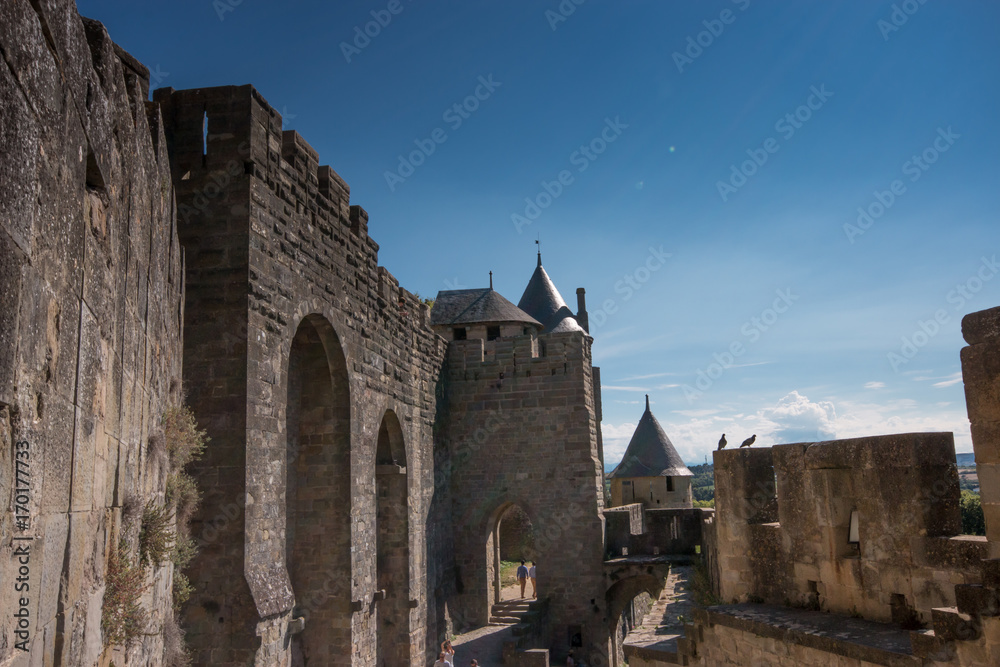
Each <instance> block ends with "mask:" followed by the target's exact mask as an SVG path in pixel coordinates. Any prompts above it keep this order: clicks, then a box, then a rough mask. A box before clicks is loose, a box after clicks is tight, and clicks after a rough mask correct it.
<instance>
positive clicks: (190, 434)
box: [163, 405, 210, 470]
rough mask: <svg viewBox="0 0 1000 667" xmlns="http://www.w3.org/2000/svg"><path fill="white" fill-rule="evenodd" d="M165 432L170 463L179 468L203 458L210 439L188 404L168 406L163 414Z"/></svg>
mask: <svg viewBox="0 0 1000 667" xmlns="http://www.w3.org/2000/svg"><path fill="white" fill-rule="evenodd" d="M163 434H164V437H165V438H166V441H167V452H168V453H169V454H170V463H171V464H172V465H173V466H174V468H175V469H177V470H180V469H182V468H184V466H186V465H187V464H188V463H190V462H191V461H196V460H198V459H199V458H201V454H202V452H204V451H205V445H207V444H208V442H209V440H210V438H209V437H208V436H207V435H206V432H205V431H199V430H198V422H197V421H195V418H194V414H193V413H192V412H191V409H190V408H189V407H187V406H186V405H183V406H180V407H175V408H167V411H166V412H165V413H164V415H163Z"/></svg>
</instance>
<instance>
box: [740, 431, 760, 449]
mask: <svg viewBox="0 0 1000 667" xmlns="http://www.w3.org/2000/svg"><path fill="white" fill-rule="evenodd" d="M755 440H757V434H756V433H754V434H753V435H751V436H750V437H749V438H747V439H746V440H744V441H743V444H742V445H740V448H743V447H749V446H750V445H752V444H753V443H754V441H755Z"/></svg>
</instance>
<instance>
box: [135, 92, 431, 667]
mask: <svg viewBox="0 0 1000 667" xmlns="http://www.w3.org/2000/svg"><path fill="white" fill-rule="evenodd" d="M154 98H155V101H156V102H157V103H158V104H160V105H161V107H162V108H163V114H164V119H165V125H166V133H167V140H168V143H169V144H170V146H171V165H172V168H173V174H174V178H175V182H176V183H177V197H178V201H179V202H181V203H182V204H181V206H180V215H179V218H180V234H181V241H182V243H183V244H184V246H185V248H187V253H188V280H187V291H186V310H187V313H188V318H187V320H186V322H185V336H186V345H185V359H184V361H185V369H186V373H185V379H186V384H187V386H188V388H189V390H190V392H191V401H192V404H193V405H194V406H195V412H196V415H197V416H198V418H199V422H200V423H201V424H203V425H204V426H205V427H206V428H207V429H208V431H209V434H210V435H211V436H212V437H213V444H212V447H211V449H210V452H209V454H208V456H206V458H205V459H204V461H203V462H202V464H201V465H200V466H199V470H198V479H199V481H200V482H201V483H202V485H203V488H205V489H206V493H205V500H204V503H203V508H202V511H201V514H200V517H199V518H200V521H199V522H196V526H197V527H199V528H200V529H201V531H202V542H203V543H204V544H205V547H204V548H203V550H202V553H201V555H200V556H199V557H198V560H197V562H196V563H195V569H194V572H195V574H194V576H193V577H192V583H193V584H194V586H195V588H196V591H197V592H196V594H195V595H194V596H193V598H192V603H191V604H190V605H188V607H187V608H186V611H185V614H184V621H185V625H186V627H187V628H188V633H189V634H188V637H189V641H190V643H191V644H192V646H194V647H195V648H196V651H197V653H196V662H197V663H198V664H213V665H224V664H233V665H235V664H246V662H247V661H248V660H254V659H255V660H256V661H257V662H258V663H259V664H283V662H284V661H285V660H287V659H289V657H290V655H295V654H297V652H299V651H301V652H302V654H303V655H304V656H305V658H306V659H309V660H318V661H320V662H321V663H322V664H331V665H333V664H345V665H350V664H375V661H376V659H378V661H379V663H381V661H382V659H385V660H388V661H389V662H391V663H394V664H411V662H412V661H416V662H418V663H419V662H420V661H422V660H423V659H424V656H425V655H426V654H428V653H429V651H431V650H433V646H434V645H435V644H436V642H437V641H438V636H439V634H440V631H439V628H438V621H437V617H436V615H435V613H434V611H433V609H434V606H433V604H430V605H429V600H433V599H434V590H435V589H437V588H439V587H440V586H441V585H442V584H441V582H440V578H441V577H443V576H444V572H445V571H447V569H448V568H447V558H441V557H439V554H441V553H446V552H447V551H448V549H447V540H448V536H447V534H446V533H445V532H444V531H441V530H435V529H428V526H429V525H431V524H432V523H433V522H432V521H431V519H430V517H429V510H430V502H431V499H432V498H431V496H432V494H431V490H432V489H433V473H434V447H433V424H434V421H435V418H436V399H435V391H436V386H437V382H438V373H439V369H440V367H441V364H442V361H443V356H444V350H445V344H444V342H443V341H442V340H441V339H440V338H439V337H438V336H436V335H435V334H433V333H432V332H431V330H430V328H429V326H428V317H427V311H428V309H427V306H425V305H424V304H422V303H421V302H420V301H419V300H418V299H417V298H416V297H415V296H414V295H412V294H410V293H409V292H406V291H405V290H403V289H401V288H400V287H399V285H398V283H397V281H396V280H395V279H394V278H393V277H392V276H391V275H390V274H389V273H388V272H387V271H386V270H385V269H384V268H382V267H380V266H378V244H377V243H375V241H374V240H372V238H371V237H370V236H369V235H368V231H367V229H368V227H367V222H368V216H367V214H366V213H365V211H364V210H363V209H362V208H360V207H359V206H351V205H350V201H349V189H348V187H347V185H346V184H345V183H344V182H343V180H341V179H340V177H339V176H338V175H337V174H336V173H335V172H334V171H333V170H332V169H330V168H329V167H326V166H320V165H319V162H318V158H317V154H316V152H315V151H314V150H313V149H312V148H311V147H310V146H309V145H308V144H307V143H306V142H305V141H304V140H303V139H302V138H301V137H300V136H299V135H298V134H297V133H295V132H290V131H282V129H281V117H280V115H278V114H277V112H275V110H274V109H273V108H272V107H271V106H270V105H268V104H267V102H266V101H265V100H264V99H263V98H262V97H261V95H260V94H259V93H258V92H257V91H256V90H254V89H253V88H252V87H250V86H241V87H222V88H212V89H202V90H187V91H173V90H172V89H161V90H158V91H156V93H155V96H154ZM244 471H245V473H244ZM400 509H403V510H404V511H399V510H400ZM230 514H234V516H233V517H231V518H230V517H229V515H230ZM222 519H227V520H222ZM207 531H210V537H211V539H209V535H206V534H205V533H206V532H207ZM196 532H197V531H196ZM442 541H444V542H445V543H442ZM439 563H440V564H442V565H441V567H440V568H437V567H436V565H437V564H439ZM428 564H432V565H430V566H428ZM429 607H430V609H431V612H430V616H431V618H428V609H429ZM298 618H302V619H304V629H303V630H302V631H301V632H297V626H296V623H298V624H299V626H301V623H302V622H301V621H295V619H298Z"/></svg>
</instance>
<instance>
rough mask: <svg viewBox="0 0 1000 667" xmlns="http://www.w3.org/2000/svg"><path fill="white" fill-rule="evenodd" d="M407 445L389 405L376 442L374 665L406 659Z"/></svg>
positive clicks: (386, 665)
mask: <svg viewBox="0 0 1000 667" xmlns="http://www.w3.org/2000/svg"><path fill="white" fill-rule="evenodd" d="M407 482H408V476H407V470H406V445H405V443H404V441H403V430H402V428H401V426H400V424H399V419H398V418H397V417H396V413H394V412H393V411H392V410H388V411H386V413H385V416H384V417H383V418H382V424H381V425H380V426H379V431H378V442H377V444H376V446H375V494H376V500H375V503H376V535H377V548H376V553H377V573H378V575H377V576H378V583H377V587H378V593H377V594H376V596H377V597H378V598H381V599H380V600H379V602H378V608H377V616H378V643H377V647H376V665H377V667H391V666H392V665H409V664H410V659H411V655H412V651H413V646H412V644H413V642H412V638H411V637H410V540H409V503H408V502H407V500H408V484H407Z"/></svg>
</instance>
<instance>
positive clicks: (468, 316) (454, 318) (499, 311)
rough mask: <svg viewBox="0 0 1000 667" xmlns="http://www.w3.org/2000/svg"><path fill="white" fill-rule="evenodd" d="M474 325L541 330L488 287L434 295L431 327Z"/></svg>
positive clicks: (515, 307) (538, 324)
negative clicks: (517, 324) (501, 324)
mask: <svg viewBox="0 0 1000 667" xmlns="http://www.w3.org/2000/svg"><path fill="white" fill-rule="evenodd" d="M475 322H522V323H524V324H533V325H535V326H537V327H540V326H542V323H541V322H539V321H538V320H536V319H535V318H533V317H532V316H531V315H529V314H528V313H526V312H524V311H523V310H521V309H520V308H518V307H517V306H515V305H514V304H512V303H511V302H510V301H508V300H507V299H505V298H503V297H502V296H501V295H500V293H499V292H495V291H493V289H492V288H489V287H487V288H481V289H460V290H449V291H446V292H438V294H437V298H436V299H434V307H433V308H431V325H435V324H472V323H475Z"/></svg>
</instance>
